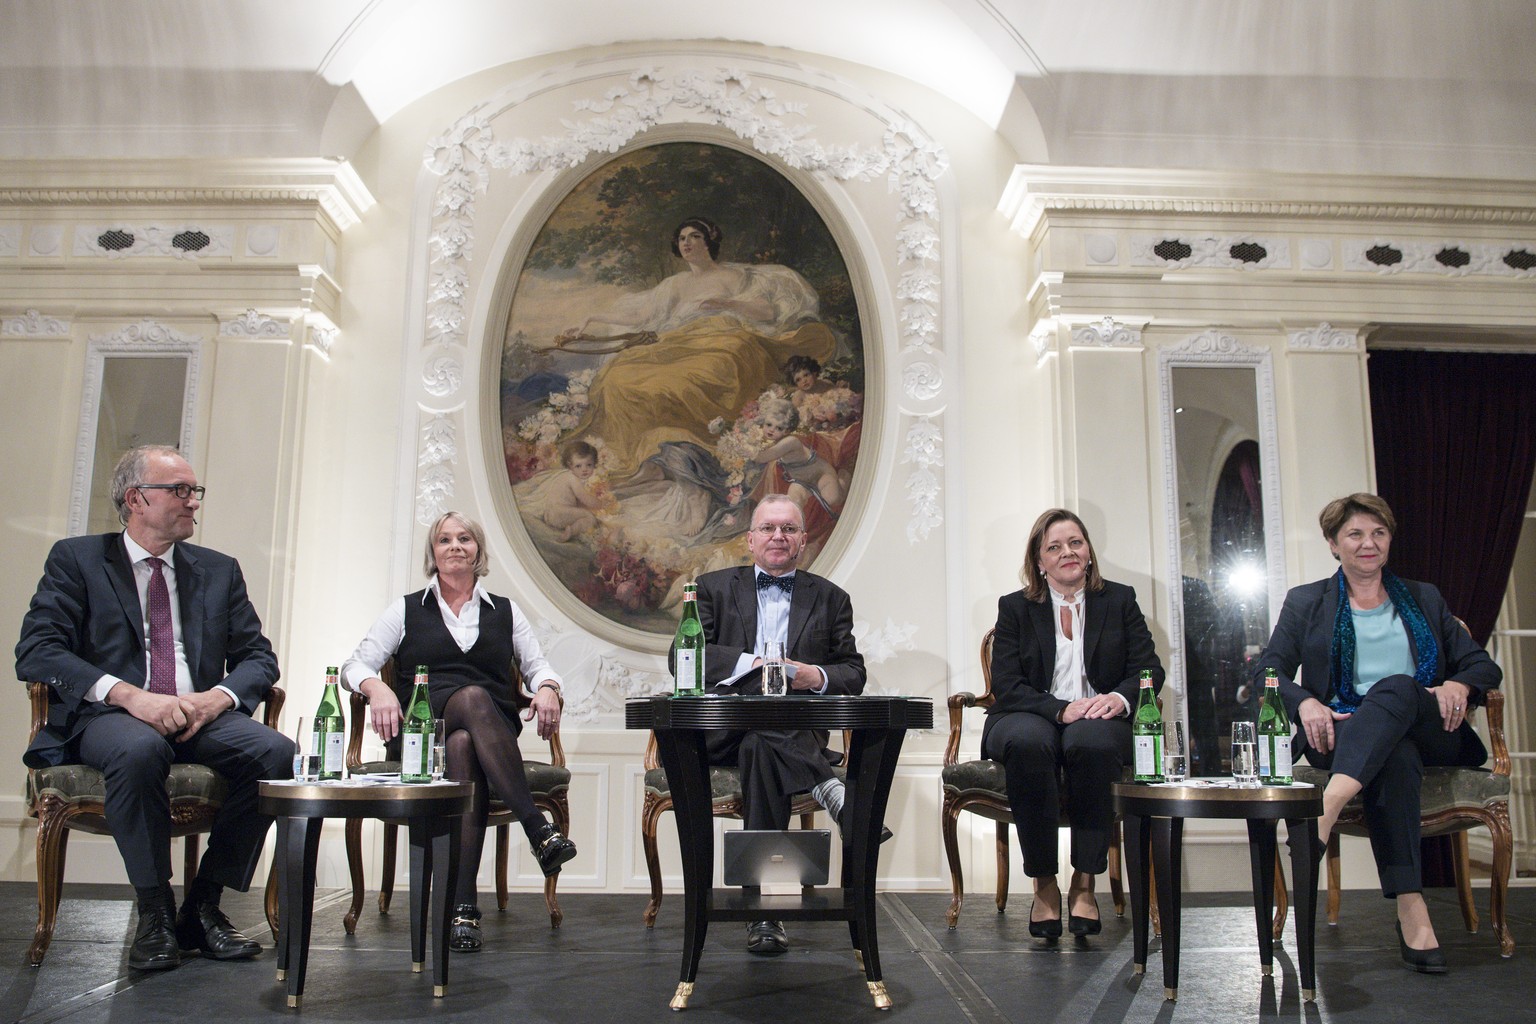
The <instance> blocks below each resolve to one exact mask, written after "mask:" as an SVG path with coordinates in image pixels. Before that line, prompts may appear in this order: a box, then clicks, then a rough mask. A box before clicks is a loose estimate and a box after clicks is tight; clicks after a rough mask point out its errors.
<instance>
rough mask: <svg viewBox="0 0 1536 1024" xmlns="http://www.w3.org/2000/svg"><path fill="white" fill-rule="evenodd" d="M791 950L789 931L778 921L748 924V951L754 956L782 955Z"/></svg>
mask: <svg viewBox="0 0 1536 1024" xmlns="http://www.w3.org/2000/svg"><path fill="white" fill-rule="evenodd" d="M788 951H789V933H788V932H786V931H785V930H784V926H783V925H782V924H780V923H779V922H777V921H753V922H752V923H751V924H749V925H747V952H748V953H751V954H752V955H753V956H782V955H784V954H785V953H786V952H788Z"/></svg>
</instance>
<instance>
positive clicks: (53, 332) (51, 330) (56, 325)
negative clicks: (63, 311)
mask: <svg viewBox="0 0 1536 1024" xmlns="http://www.w3.org/2000/svg"><path fill="white" fill-rule="evenodd" d="M0 336H4V337H7V338H67V337H69V319H68V318H60V317H56V316H44V315H43V314H42V313H39V312H38V311H37V310H35V309H29V310H27V311H26V312H25V313H23V314H22V315H21V316H8V317H4V318H0Z"/></svg>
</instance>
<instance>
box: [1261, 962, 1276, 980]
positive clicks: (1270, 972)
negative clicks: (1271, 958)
mask: <svg viewBox="0 0 1536 1024" xmlns="http://www.w3.org/2000/svg"><path fill="white" fill-rule="evenodd" d="M1259 973H1260V974H1262V975H1264V977H1266V978H1273V977H1274V976H1275V965H1274V964H1260V965H1259Z"/></svg>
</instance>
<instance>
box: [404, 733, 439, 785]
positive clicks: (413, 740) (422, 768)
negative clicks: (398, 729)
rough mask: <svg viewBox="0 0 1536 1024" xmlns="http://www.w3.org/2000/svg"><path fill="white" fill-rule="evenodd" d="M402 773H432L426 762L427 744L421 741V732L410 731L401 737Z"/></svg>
mask: <svg viewBox="0 0 1536 1024" xmlns="http://www.w3.org/2000/svg"><path fill="white" fill-rule="evenodd" d="M400 774H401V775H416V776H420V775H430V774H431V772H430V771H429V770H428V765H427V763H426V744H424V743H422V742H421V733H419V732H408V733H406V734H405V735H403V736H401V737H400Z"/></svg>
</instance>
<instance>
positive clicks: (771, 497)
mask: <svg viewBox="0 0 1536 1024" xmlns="http://www.w3.org/2000/svg"><path fill="white" fill-rule="evenodd" d="M769 505H788V506H789V507H791V508H793V509H794V510H795V511H796V512H798V513H800V524H801V525H802V526H804V525H805V509H803V508H801V507H800V503H799V502H798V501H796V500H795V499H794V498H791V497H790V496H789V495H787V494H768V495H764V496H763V500H761V501H759V502H758V503H757V508H754V509H753V510H752V521H753V522H756V521H757V513H758V511H759V510H761V509H764V508H767V507H768V506H769Z"/></svg>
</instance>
